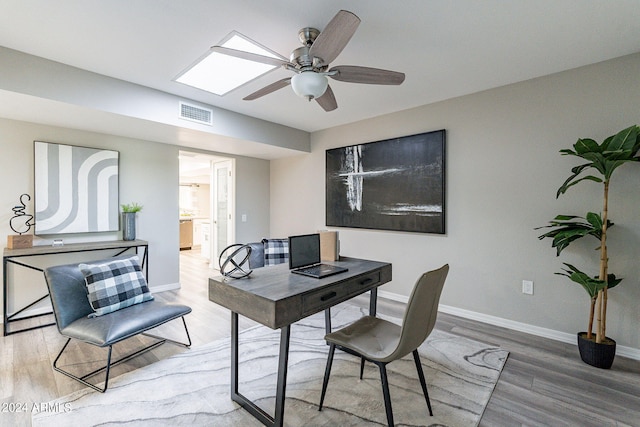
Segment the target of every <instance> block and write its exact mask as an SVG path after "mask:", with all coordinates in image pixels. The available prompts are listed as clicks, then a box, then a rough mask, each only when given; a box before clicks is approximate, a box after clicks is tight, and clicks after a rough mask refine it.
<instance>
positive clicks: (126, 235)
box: [121, 203, 142, 240]
mask: <svg viewBox="0 0 640 427" xmlns="http://www.w3.org/2000/svg"><path fill="white" fill-rule="evenodd" d="M121 208H122V240H136V214H137V213H138V212H140V211H141V210H142V205H139V204H137V203H130V204H126V205H121Z"/></svg>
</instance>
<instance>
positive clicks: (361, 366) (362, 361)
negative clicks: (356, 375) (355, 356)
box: [360, 357, 364, 379]
mask: <svg viewBox="0 0 640 427" xmlns="http://www.w3.org/2000/svg"><path fill="white" fill-rule="evenodd" d="M362 375H364V357H361V358H360V379H362Z"/></svg>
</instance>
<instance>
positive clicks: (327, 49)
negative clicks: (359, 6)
mask: <svg viewBox="0 0 640 427" xmlns="http://www.w3.org/2000/svg"><path fill="white" fill-rule="evenodd" d="M358 25H360V18H358V17H357V16H356V15H355V14H353V13H351V12H349V11H346V10H341V11H339V12H338V13H337V14H336V16H334V17H333V19H331V21H329V23H328V24H327V26H326V27H325V28H324V30H323V31H322V32H321V33H320V34H319V35H318V37H317V38H316V40H315V41H314V42H313V44H312V45H311V48H310V49H309V56H311V57H314V56H315V57H318V58H321V59H322V61H323V63H324V64H329V63H331V62H333V60H334V59H336V58H337V57H338V55H340V52H342V49H344V48H345V46H346V45H347V43H349V40H351V37H352V36H353V34H354V33H355V32H356V30H357V29H358Z"/></svg>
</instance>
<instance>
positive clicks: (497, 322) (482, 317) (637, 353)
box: [378, 291, 640, 360]
mask: <svg viewBox="0 0 640 427" xmlns="http://www.w3.org/2000/svg"><path fill="white" fill-rule="evenodd" d="M378 296H379V297H381V298H386V299H390V300H392V301H398V302H402V303H405V304H406V303H407V302H408V301H409V297H406V296H403V295H398V294H396V293H392V292H387V291H378ZM438 311H440V312H442V313H447V314H452V315H454V316H458V317H462V318H465V319H470V320H475V321H478V322H483V323H488V324H489V325H494V326H500V327H503V328H507V329H511V330H514V331H518V332H524V333H526V334H531V335H536V336H539V337H543V338H549V339H552V340H555V341H561V342H565V343H569V344H573V345H577V343H576V340H577V338H576V334H569V333H566V332H561V331H556V330H554V329H548V328H541V327H539V326H534V325H529V324H527V323H522V322H516V321H514V320H509V319H503V318H501V317H497V316H491V315H488V314H483V313H478V312H475V311H471V310H465V309H462V308H457V307H452V306H449V305H444V304H440V305H439V306H438ZM616 354H617V355H619V356H622V357H628V358H629V359H634V360H640V349H637V348H633V347H626V346H623V345H618V346H617V347H616Z"/></svg>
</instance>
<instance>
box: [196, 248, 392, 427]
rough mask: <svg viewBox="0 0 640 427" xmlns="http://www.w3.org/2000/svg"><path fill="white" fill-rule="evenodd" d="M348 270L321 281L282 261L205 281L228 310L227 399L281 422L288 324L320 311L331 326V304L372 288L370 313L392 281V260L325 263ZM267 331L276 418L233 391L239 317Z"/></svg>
mask: <svg viewBox="0 0 640 427" xmlns="http://www.w3.org/2000/svg"><path fill="white" fill-rule="evenodd" d="M327 264H335V265H340V266H343V267H347V268H348V271H346V272H344V273H340V274H336V275H334V276H329V277H325V278H323V279H314V278H312V277H306V276H301V275H299V274H292V273H291V272H290V271H289V269H288V266H287V265H286V264H281V265H277V266H273V267H263V268H259V269H256V270H254V271H253V273H252V274H251V276H249V277H248V278H245V279H229V278H224V277H215V278H211V279H209V300H211V301H213V302H215V303H217V304H220V305H221V306H223V307H226V308H228V309H229V310H231V399H232V400H233V401H235V402H237V403H238V404H240V405H241V406H242V407H244V408H245V409H246V410H247V411H248V412H249V413H251V415H253V416H254V417H256V418H257V419H258V420H259V421H260V422H262V423H263V424H264V425H267V426H282V425H283V422H284V419H283V416H284V398H285V388H286V382H287V365H288V357H289V338H290V332H291V324H292V323H295V322H297V321H298V320H300V319H303V318H305V317H307V316H310V315H312V314H315V313H318V312H320V311H323V310H324V311H325V321H326V329H327V332H329V331H330V330H331V313H330V311H329V310H330V308H331V307H333V306H334V305H336V304H339V303H341V302H343V301H346V300H348V299H351V298H353V297H355V296H357V295H360V294H362V293H365V292H367V291H371V301H370V306H369V309H370V313H371V315H375V313H376V297H377V288H378V286H380V285H382V284H384V283H387V282H389V281H390V280H391V264H389V263H383V262H377V261H368V260H363V259H356V258H344V257H343V258H341V259H340V261H336V262H327ZM239 314H241V315H243V316H245V317H248V318H250V319H252V320H255V321H256V322H258V323H261V324H263V325H265V326H268V327H269V328H271V329H280V353H279V357H278V382H277V386H276V405H275V416H273V417H272V416H271V415H269V414H267V413H266V412H265V411H264V410H262V408H259V407H258V406H257V405H256V404H255V403H254V402H252V401H251V400H249V399H248V398H246V397H245V396H243V395H242V394H241V393H240V392H239V391H238V332H239V331H238V315H239Z"/></svg>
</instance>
